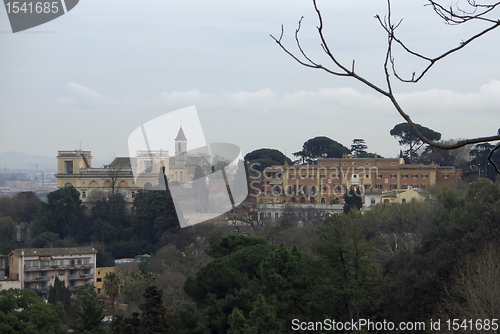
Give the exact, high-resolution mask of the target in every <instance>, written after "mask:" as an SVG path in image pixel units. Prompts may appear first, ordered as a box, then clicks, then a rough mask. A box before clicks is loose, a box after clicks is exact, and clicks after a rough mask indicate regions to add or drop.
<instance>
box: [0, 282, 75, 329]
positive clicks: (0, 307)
mask: <svg viewBox="0 0 500 334" xmlns="http://www.w3.org/2000/svg"><path fill="white" fill-rule="evenodd" d="M65 318H66V314H65V312H64V307H63V305H62V304H61V303H60V302H58V303H56V305H55V306H54V305H53V304H51V303H45V301H44V300H43V299H42V298H40V297H38V296H37V294H36V292H35V291H32V290H28V289H8V290H2V291H0V333H13V334H14V333H15V334H17V333H19V334H21V333H28V334H31V333H33V334H34V333H37V334H38V333H40V334H63V333H65V331H64V329H63V328H62V324H63V321H64V319H65Z"/></svg>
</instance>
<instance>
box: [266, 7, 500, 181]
mask: <svg viewBox="0 0 500 334" xmlns="http://www.w3.org/2000/svg"><path fill="white" fill-rule="evenodd" d="M312 2H313V5H314V9H315V11H316V14H317V16H318V20H319V24H318V27H317V29H318V34H319V39H320V41H321V47H322V50H323V51H324V52H325V53H326V55H327V56H328V58H329V59H330V60H331V61H332V62H333V67H332V68H330V67H329V66H325V65H323V64H320V63H318V62H317V61H315V60H313V58H312V57H311V56H309V55H308V54H307V53H306V52H305V50H304V49H303V48H302V45H301V44H300V39H299V32H300V28H301V24H302V18H301V19H300V20H299V23H298V28H297V29H296V31H295V40H296V44H297V48H298V50H299V53H300V55H301V56H297V55H295V54H294V53H293V52H291V51H289V50H288V49H287V48H286V47H285V46H284V44H283V43H282V38H283V34H284V29H283V26H282V27H281V35H280V36H279V37H274V36H273V35H271V37H272V38H273V39H274V41H275V42H276V43H277V44H278V45H279V46H280V47H281V48H282V49H283V50H284V51H285V52H286V53H287V54H288V55H289V56H291V57H292V58H293V59H294V60H295V61H297V62H298V63H299V64H301V65H303V66H306V67H308V68H314V69H321V70H323V71H325V72H327V73H329V74H331V75H334V76H339V77H351V78H354V79H356V80H358V81H359V82H361V83H362V84H364V85H366V86H368V87H369V88H371V89H373V90H374V91H376V92H377V93H379V94H381V95H382V96H385V97H386V98H388V99H389V100H390V101H391V103H392V105H393V106H394V108H395V109H396V110H397V112H398V113H399V115H401V117H403V118H404V120H405V121H406V123H408V125H409V127H410V128H411V129H412V131H413V132H414V133H415V135H416V136H417V137H418V138H419V139H420V140H421V141H422V142H423V143H426V144H428V145H431V146H434V147H437V148H440V149H447V150H449V149H455V148H459V147H462V146H465V145H469V144H477V143H483V142H492V141H498V140H500V131H499V132H497V133H496V134H494V135H491V136H486V137H477V138H471V139H461V140H458V141H457V142H455V143H452V144H448V143H440V142H435V141H433V140H432V139H429V138H427V137H426V136H425V134H423V133H421V132H420V129H419V128H418V126H417V124H415V123H414V122H413V120H412V119H411V117H410V116H409V115H408V114H407V113H405V111H404V110H403V108H402V107H401V105H400V104H399V101H398V99H397V98H396V95H395V93H394V91H393V82H392V81H393V80H392V77H394V78H396V79H397V80H399V81H401V82H407V83H417V82H419V81H420V80H421V79H422V78H423V77H424V76H425V74H427V73H428V72H429V70H430V69H431V68H432V67H433V66H434V65H435V64H436V63H437V62H439V61H440V60H443V59H445V58H446V57H448V56H449V55H451V54H454V53H455V52H457V51H460V50H461V49H463V48H464V47H466V46H467V45H469V44H470V43H471V42H472V41H474V40H476V39H478V38H480V37H481V36H483V35H485V34H486V33H488V32H490V31H492V30H494V29H496V28H498V27H499V26H500V20H498V19H496V18H491V17H488V14H491V13H492V11H493V10H494V9H495V8H496V7H498V6H499V5H500V2H493V3H490V4H479V3H476V2H475V1H467V4H466V5H465V6H466V7H465V8H461V7H459V5H458V4H453V5H451V6H449V7H447V6H443V5H441V4H439V3H438V2H437V1H434V0H427V1H426V2H427V5H428V6H429V7H430V8H432V10H433V11H434V12H435V14H437V15H438V16H439V17H440V18H442V19H443V20H444V21H445V22H446V23H447V24H450V25H462V24H467V23H469V22H477V21H480V22H483V23H485V24H487V25H488V26H487V27H486V28H483V29H482V30H481V28H480V30H479V31H478V32H477V33H475V34H473V35H472V36H471V37H469V38H466V39H462V40H461V42H460V44H459V45H458V46H456V47H453V48H451V49H448V50H445V51H444V52H442V53H438V55H437V56H435V57H429V56H425V55H424V54H422V53H419V52H418V51H415V50H413V49H411V48H410V47H408V46H407V44H406V43H405V42H403V40H402V39H400V38H399V37H398V36H397V34H396V29H397V28H398V27H400V25H401V23H402V20H400V21H399V22H393V21H392V16H391V11H392V7H391V1H390V0H387V7H388V9H387V15H385V16H384V18H381V17H380V16H379V15H375V18H376V19H377V20H378V22H379V24H380V26H381V27H382V29H383V30H384V31H385V33H386V35H387V49H386V56H385V61H384V63H383V64H382V69H383V73H384V76H383V79H384V82H385V87H384V86H382V85H377V84H375V83H373V81H370V80H368V79H366V78H365V77H364V76H362V75H361V74H359V73H358V72H357V71H356V69H355V62H354V60H353V61H352V64H346V63H343V62H342V61H341V60H340V59H339V58H338V57H337V56H336V55H335V54H334V52H333V51H332V50H333V49H331V48H330V46H329V44H328V42H327V40H326V38H325V35H324V33H323V28H324V25H323V17H322V15H321V12H320V10H319V8H318V6H317V4H316V0H312ZM472 25H473V23H472ZM397 47H399V48H401V50H403V52H406V53H407V54H409V55H410V56H412V57H415V58H416V59H418V60H421V61H424V62H425V63H426V64H427V65H426V66H424V67H423V69H422V70H421V71H418V72H417V71H415V72H413V73H412V74H411V76H410V77H409V78H405V77H404V76H402V75H400V73H399V72H398V71H397V68H396V64H395V58H394V51H395V48H397ZM498 148H500V143H499V144H497V145H496V146H495V147H494V148H493V149H492V150H491V151H490V155H489V158H491V155H492V153H493V152H495V150H497V149H498ZM490 162H491V159H490ZM492 164H493V166H494V167H495V169H496V171H497V172H499V173H500V171H499V170H498V169H497V167H496V165H495V164H494V163H493V162H492Z"/></svg>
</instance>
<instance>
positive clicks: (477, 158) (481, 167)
mask: <svg viewBox="0 0 500 334" xmlns="http://www.w3.org/2000/svg"><path fill="white" fill-rule="evenodd" d="M493 148H494V146H493V145H491V144H489V143H481V144H477V145H475V146H474V148H473V149H471V150H470V152H469V155H470V157H471V160H470V161H469V166H470V168H471V169H472V171H473V172H476V173H477V174H478V177H486V178H488V179H490V180H492V181H495V171H494V167H493V166H492V165H491V164H490V160H488V156H489V154H490V152H491V151H492V150H493ZM498 160H500V159H498V157H494V158H492V159H491V161H493V162H494V163H496V164H497V165H498V163H499V161H498Z"/></svg>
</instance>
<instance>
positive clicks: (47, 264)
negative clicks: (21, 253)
mask: <svg viewBox="0 0 500 334" xmlns="http://www.w3.org/2000/svg"><path fill="white" fill-rule="evenodd" d="M82 264H84V265H88V264H90V258H83V259H71V260H51V261H38V260H32V261H25V267H26V268H38V267H40V268H48V267H57V266H65V265H70V266H74V265H82Z"/></svg>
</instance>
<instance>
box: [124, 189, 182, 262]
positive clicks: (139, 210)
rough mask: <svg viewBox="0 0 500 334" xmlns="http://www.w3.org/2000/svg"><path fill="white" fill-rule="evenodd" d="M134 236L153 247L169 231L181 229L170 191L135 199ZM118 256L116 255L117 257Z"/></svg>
mask: <svg viewBox="0 0 500 334" xmlns="http://www.w3.org/2000/svg"><path fill="white" fill-rule="evenodd" d="M132 224H133V228H134V235H135V236H136V238H138V239H143V240H146V241H147V242H149V243H150V244H152V245H157V244H158V241H159V238H160V236H161V235H162V234H163V233H164V232H167V231H169V230H177V229H179V221H178V219H177V213H176V211H175V207H174V202H173V201H172V196H171V195H170V192H168V191H144V192H140V193H138V194H137V195H136V197H135V199H134V217H133V221H132ZM115 256H116V255H115Z"/></svg>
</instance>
